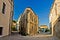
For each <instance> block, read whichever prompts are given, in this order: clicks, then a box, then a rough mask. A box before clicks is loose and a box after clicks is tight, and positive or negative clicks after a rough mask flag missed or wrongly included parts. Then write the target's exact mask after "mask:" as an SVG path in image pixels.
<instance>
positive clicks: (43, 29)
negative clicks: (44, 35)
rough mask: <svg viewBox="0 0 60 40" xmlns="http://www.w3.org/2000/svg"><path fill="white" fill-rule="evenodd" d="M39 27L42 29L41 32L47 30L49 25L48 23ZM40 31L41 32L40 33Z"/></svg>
mask: <svg viewBox="0 0 60 40" xmlns="http://www.w3.org/2000/svg"><path fill="white" fill-rule="evenodd" d="M39 29H40V32H46V30H47V29H48V26H47V25H41V26H40V27H39ZM40 32H39V33H40Z"/></svg>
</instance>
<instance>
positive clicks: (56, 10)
mask: <svg viewBox="0 0 60 40" xmlns="http://www.w3.org/2000/svg"><path fill="white" fill-rule="evenodd" d="M59 15H60V0H55V1H54V3H53V5H52V8H51V11H50V15H49V23H51V26H50V27H52V36H57V37H58V36H59V35H60V34H59V32H60V30H59V28H60V23H59V22H58V20H59V19H58V18H59Z"/></svg>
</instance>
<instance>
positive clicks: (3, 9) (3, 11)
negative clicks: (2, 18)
mask: <svg viewBox="0 0 60 40" xmlns="http://www.w3.org/2000/svg"><path fill="white" fill-rule="evenodd" d="M5 6H6V4H5V3H4V2H3V8H2V13H3V14H5Z"/></svg>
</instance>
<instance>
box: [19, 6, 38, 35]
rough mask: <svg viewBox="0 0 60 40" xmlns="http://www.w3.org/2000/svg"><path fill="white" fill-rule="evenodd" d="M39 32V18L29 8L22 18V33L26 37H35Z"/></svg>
mask: <svg viewBox="0 0 60 40" xmlns="http://www.w3.org/2000/svg"><path fill="white" fill-rule="evenodd" d="M37 31H38V16H37V15H36V14H35V13H34V12H33V11H32V9H31V8H29V7H28V8H26V9H25V11H24V13H23V14H22V15H21V18H20V32H21V34H24V35H35V34H36V33H37Z"/></svg>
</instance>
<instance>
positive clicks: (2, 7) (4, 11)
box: [0, 0, 13, 37]
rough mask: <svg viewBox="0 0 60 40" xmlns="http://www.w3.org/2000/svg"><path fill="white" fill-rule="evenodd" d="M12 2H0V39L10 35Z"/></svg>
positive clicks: (11, 0) (2, 0) (3, 0)
mask: <svg viewBox="0 0 60 40" xmlns="http://www.w3.org/2000/svg"><path fill="white" fill-rule="evenodd" d="M12 16H13V0H0V37H2V36H6V35H9V34H11V24H12Z"/></svg>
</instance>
